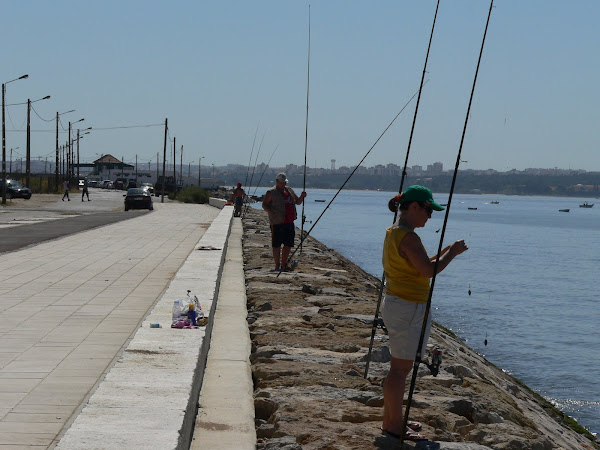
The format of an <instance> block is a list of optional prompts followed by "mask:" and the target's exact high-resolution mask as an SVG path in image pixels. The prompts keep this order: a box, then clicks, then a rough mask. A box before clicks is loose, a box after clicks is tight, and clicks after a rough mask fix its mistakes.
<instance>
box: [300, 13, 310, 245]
mask: <svg viewBox="0 0 600 450" xmlns="http://www.w3.org/2000/svg"><path fill="white" fill-rule="evenodd" d="M306 72H307V74H306V125H305V127H304V178H303V180H302V191H303V192H306V150H307V147H308V93H309V91H310V5H308V67H307V71H306ZM304 222H306V216H305V215H304V200H302V220H301V221H300V236H302V235H303V234H304ZM300 254H302V240H300Z"/></svg>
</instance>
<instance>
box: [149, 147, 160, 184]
mask: <svg viewBox="0 0 600 450" xmlns="http://www.w3.org/2000/svg"><path fill="white" fill-rule="evenodd" d="M159 163H160V159H159V157H158V152H156V182H157V183H158V164H159ZM148 170H150V163H148Z"/></svg>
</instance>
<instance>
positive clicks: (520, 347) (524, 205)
mask: <svg viewBox="0 0 600 450" xmlns="http://www.w3.org/2000/svg"><path fill="white" fill-rule="evenodd" d="M296 190H298V189H296ZM264 191H265V189H264V188H259V189H258V190H257V192H256V193H257V195H262V194H263V193H264ZM336 192H337V191H336V190H325V189H323V190H319V189H309V190H307V193H308V197H307V198H306V202H305V215H306V220H307V222H306V223H305V226H304V228H305V230H309V229H310V228H311V227H313V225H314V228H313V229H312V231H311V235H312V236H314V237H315V238H317V239H319V240H320V241H321V242H323V243H324V244H325V245H327V246H328V247H330V248H333V249H335V250H337V251H338V252H339V253H341V254H343V255H344V256H345V257H347V258H348V259H350V260H351V261H352V262H354V263H355V264H357V265H358V266H360V267H362V268H363V269H364V270H365V271H367V272H369V273H371V274H373V275H375V276H376V277H381V275H382V272H383V269H382V266H381V251H382V246H383V237H384V233H385V228H386V227H388V226H390V225H391V223H392V221H393V214H392V213H391V212H389V210H388V209H387V202H388V200H389V198H391V197H392V196H393V195H394V194H393V193H390V192H377V191H341V192H340V193H339V195H338V196H337V197H336V199H335V200H334V201H333V202H332V203H331V204H329V202H330V200H331V199H332V198H333V197H334V195H335V194H336ZM434 198H435V199H436V201H437V202H438V203H448V194H436V195H434ZM315 200H325V201H324V202H315ZM492 201H494V202H496V201H497V202H499V203H497V204H494V203H492ZM584 201H589V202H590V203H594V202H597V203H598V204H597V205H595V206H594V207H593V208H580V207H579V204H581V203H583V202H584ZM255 206H256V207H258V208H260V204H256V205H255ZM301 208H302V207H301V206H299V207H298V216H299V217H300V212H301ZM469 208H477V209H469ZM561 209H569V210H570V211H569V212H561V211H559V210H561ZM323 211H325V212H324V213H323ZM322 213H323V214H322ZM321 214H322V216H321V218H320V219H318V218H319V216H320V215H321ZM444 216H445V212H434V213H433V217H432V218H431V219H430V220H429V221H428V223H427V225H426V226H425V227H424V228H420V229H417V230H416V231H417V233H418V234H419V236H420V237H421V239H422V241H423V244H424V245H425V248H426V249H427V250H428V253H429V254H435V253H437V250H438V245H439V240H440V236H441V233H442V226H443V222H444ZM317 219H318V222H317V223H316V225H315V222H316V221H317ZM311 222H312V223H311ZM296 225H297V226H298V227H299V226H300V222H299V220H298V221H297V222H296ZM599 232H600V200H595V199H594V198H589V197H588V198H564V197H519V196H501V195H458V194H457V195H454V196H453V198H452V202H451V207H450V214H449V219H448V223H447V227H446V232H445V237H444V246H446V245H449V244H451V243H452V242H454V241H455V240H457V239H464V240H465V241H466V243H467V245H468V246H469V250H468V251H467V252H465V253H463V254H462V255H459V256H458V257H457V258H456V259H454V260H453V261H452V263H451V264H450V265H449V266H448V267H447V268H446V269H445V270H444V271H443V272H441V273H440V274H439V275H438V276H437V279H436V283H435V289H434V295H433V301H432V310H433V317H434V320H436V321H437V322H439V323H441V324H442V325H444V326H445V327H447V328H449V329H451V330H452V331H453V332H454V333H456V334H457V335H458V336H459V337H460V338H461V339H462V340H464V341H465V342H466V343H467V345H469V346H470V347H471V348H473V349H475V350H476V351H477V352H479V353H480V354H482V355H484V356H485V357H486V358H487V359H488V360H489V361H491V362H492V363H494V364H496V365H497V366H498V367H500V368H502V369H503V370H505V371H506V372H508V373H510V374H511V375H513V376H515V377H517V378H519V379H520V380H521V381H523V382H524V383H525V384H527V385H528V386H529V387H530V388H532V389H533V390H534V391H536V392H538V393H539V394H540V395H542V396H544V397H545V398H547V399H548V400H549V401H551V402H552V403H554V404H555V405H556V406H557V407H558V408H560V409H561V410H563V411H564V412H566V413H567V414H569V415H571V416H572V417H574V418H575V419H576V420H577V421H578V422H579V423H580V424H581V425H583V426H585V427H586V428H588V429H589V430H591V431H592V432H598V431H600V353H599V351H598V349H599V348H600V333H599V332H598V326H599V324H600V312H599V311H600V308H599V307H598V304H597V302H598V295H597V290H598V287H597V286H596V282H599V281H600V280H599V277H598V267H599V263H600V233H599ZM297 240H298V239H297ZM469 292H470V294H469ZM486 341H487V345H486Z"/></svg>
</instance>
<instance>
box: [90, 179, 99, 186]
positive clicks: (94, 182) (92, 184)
mask: <svg viewBox="0 0 600 450" xmlns="http://www.w3.org/2000/svg"><path fill="white" fill-rule="evenodd" d="M99 183H100V182H99V181H98V180H90V181H88V187H98V186H99Z"/></svg>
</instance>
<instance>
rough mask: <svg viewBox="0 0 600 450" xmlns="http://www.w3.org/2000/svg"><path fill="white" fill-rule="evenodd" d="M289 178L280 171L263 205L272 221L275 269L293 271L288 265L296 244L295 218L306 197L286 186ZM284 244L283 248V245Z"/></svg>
mask: <svg viewBox="0 0 600 450" xmlns="http://www.w3.org/2000/svg"><path fill="white" fill-rule="evenodd" d="M287 183H288V179H287V177H286V176H285V173H279V174H277V176H276V177H275V186H273V187H272V188H271V189H269V190H268V191H267V193H266V194H265V197H264V199H263V203H262V207H263V209H264V210H265V211H266V212H267V214H268V215H269V222H270V223H271V243H272V247H273V259H274V260H275V270H280V269H281V270H283V271H284V272H291V271H292V268H291V267H290V266H289V265H288V257H289V256H290V250H291V249H292V247H293V246H294V238H295V233H296V231H295V228H294V220H296V218H297V213H296V205H301V204H302V202H303V201H304V197H306V192H302V194H300V197H298V196H297V195H296V193H295V192H294V190H293V189H292V188H291V187H289V186H286V184H287ZM282 245H283V249H282V248H281V246H282Z"/></svg>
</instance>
